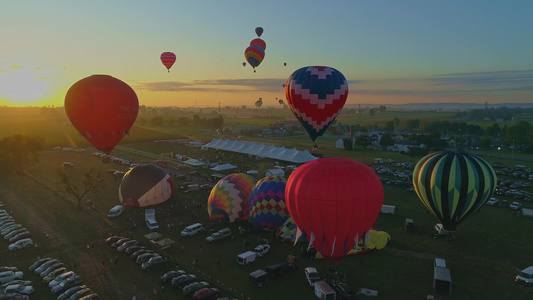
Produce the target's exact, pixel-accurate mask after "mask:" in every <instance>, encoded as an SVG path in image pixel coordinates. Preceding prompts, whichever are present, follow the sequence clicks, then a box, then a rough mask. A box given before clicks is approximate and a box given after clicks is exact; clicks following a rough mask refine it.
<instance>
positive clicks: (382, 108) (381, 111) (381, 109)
mask: <svg viewBox="0 0 533 300" xmlns="http://www.w3.org/2000/svg"><path fill="white" fill-rule="evenodd" d="M378 110H379V112H380V113H384V112H386V111H387V107H386V106H385V105H380V106H379V108H378Z"/></svg>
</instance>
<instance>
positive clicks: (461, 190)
mask: <svg viewBox="0 0 533 300" xmlns="http://www.w3.org/2000/svg"><path fill="white" fill-rule="evenodd" d="M496 182H497V179H496V174H495V173H494V170H493V169H492V167H491V166H490V165H489V164H488V163H487V162H486V161H485V160H483V159H482V158H480V157H479V156H476V155H473V154H469V153H466V152H453V151H443V152H436V153H432V154H429V155H427V156H425V157H424V158H422V159H421V160H420V161H418V163H417V164H416V167H415V169H414V171H413V185H414V188H415V191H416V193H417V194H418V197H419V198H420V200H421V201H422V203H423V204H424V206H425V207H426V208H427V209H428V210H429V211H430V212H431V213H433V215H435V217H437V219H439V220H440V221H441V222H442V225H443V227H444V229H445V230H448V231H455V229H456V226H457V225H458V224H459V223H461V222H462V221H464V220H465V219H466V218H467V217H468V216H470V215H471V214H473V213H475V212H476V211H478V210H479V209H480V208H481V207H482V206H483V205H484V204H485V202H487V200H488V199H489V198H490V197H491V196H492V194H493V193H494V189H495V188H496Z"/></svg>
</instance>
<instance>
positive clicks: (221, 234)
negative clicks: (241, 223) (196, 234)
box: [205, 228, 231, 244]
mask: <svg viewBox="0 0 533 300" xmlns="http://www.w3.org/2000/svg"><path fill="white" fill-rule="evenodd" d="M230 236H231V229H229V228H222V229H220V230H219V231H217V232H215V233H213V234H211V235H210V236H208V237H207V238H206V239H205V240H206V241H207V242H208V243H211V244H212V243H214V242H216V241H220V240H223V239H227V238H229V237H230Z"/></svg>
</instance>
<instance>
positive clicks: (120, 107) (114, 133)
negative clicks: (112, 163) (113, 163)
mask: <svg viewBox="0 0 533 300" xmlns="http://www.w3.org/2000/svg"><path fill="white" fill-rule="evenodd" d="M65 111H66V113H67V116H68V118H69V119H70V122H71V123H72V125H74V127H75V128H76V129H77V130H78V132H79V133H80V135H82V136H83V137H84V138H86V139H87V140H88V141H89V142H90V143H91V144H92V145H93V146H94V147H95V148H96V149H98V150H101V151H103V152H104V153H106V154H107V155H109V154H110V153H111V150H113V148H114V147H115V146H116V145H117V144H118V142H120V140H121V139H122V138H123V137H124V135H125V134H128V133H129V130H130V128H131V126H132V125H133V123H135V119H136V118H137V113H138V111H139V100H138V99H137V95H136V94H135V91H133V89H132V88H131V87H130V86H129V85H127V84H126V83H125V82H123V81H121V80H119V79H117V78H114V77H111V76H109V75H93V76H90V77H87V78H84V79H81V80H80V81H78V82H76V83H74V84H73V85H72V86H71V87H70V89H69V90H68V91H67V95H66V96H65Z"/></svg>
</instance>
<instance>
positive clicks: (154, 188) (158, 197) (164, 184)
mask: <svg viewBox="0 0 533 300" xmlns="http://www.w3.org/2000/svg"><path fill="white" fill-rule="evenodd" d="M172 194H174V188H173V185H172V177H170V175H168V173H167V171H165V170H164V169H162V168H160V167H158V166H156V165H154V164H146V165H138V166H135V167H133V168H132V169H131V170H129V171H128V172H127V173H126V174H124V177H123V178H122V182H121V183H120V186H119V188H118V197H119V200H120V202H121V203H122V205H123V206H124V207H144V206H149V205H155V204H159V203H162V202H165V201H167V200H168V199H169V198H170V197H171V196H172Z"/></svg>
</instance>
